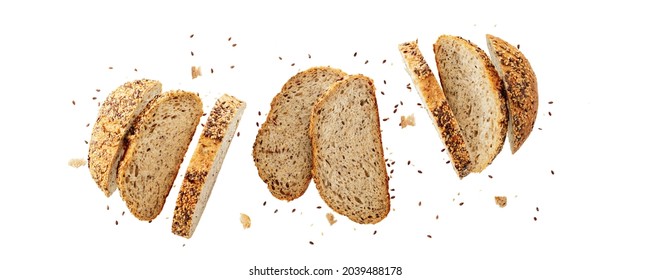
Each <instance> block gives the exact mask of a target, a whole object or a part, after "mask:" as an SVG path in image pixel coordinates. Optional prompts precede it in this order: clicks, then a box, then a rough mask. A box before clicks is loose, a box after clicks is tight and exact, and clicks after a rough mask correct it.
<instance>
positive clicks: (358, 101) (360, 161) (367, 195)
mask: <svg viewBox="0 0 650 280" xmlns="http://www.w3.org/2000/svg"><path fill="white" fill-rule="evenodd" d="M309 131H310V135H311V141H312V147H313V160H314V169H313V175H314V182H315V183H316V188H317V189H318V192H319V193H320V196H321V197H322V198H323V200H325V203H327V205H328V206H329V207H330V208H332V209H333V210H334V211H336V212H337V213H339V214H341V215H344V216H346V217H348V218H349V219H350V220H352V221H354V222H357V223H361V224H368V223H371V224H374V223H377V222H379V221H381V220H382V219H384V218H385V217H386V215H388V212H389V211H390V198H389V194H388V176H387V173H386V165H385V163H384V153H383V147H382V142H381V130H380V127H379V114H378V112H377V100H376V98H375V86H374V84H373V82H372V80H371V79H370V78H368V77H365V76H363V75H353V76H349V77H347V78H345V79H343V80H342V81H339V82H337V83H335V84H334V85H332V87H330V89H329V90H328V91H327V93H326V94H325V95H324V96H323V97H322V98H321V99H320V100H319V101H318V103H317V104H316V105H315V106H314V110H313V113H312V115H311V122H310V128H309Z"/></svg>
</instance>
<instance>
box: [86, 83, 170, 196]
mask: <svg viewBox="0 0 650 280" xmlns="http://www.w3.org/2000/svg"><path fill="white" fill-rule="evenodd" d="M161 89H162V85H161V84H160V82H158V81H154V80H147V79H143V80H136V81H132V82H127V83H125V84H123V85H121V86H120V87H118V88H117V89H115V90H114V91H113V92H111V94H109V95H108V97H106V100H105V101H104V103H103V104H102V105H101V106H100V107H99V114H98V116H97V120H96V121H95V124H94V125H93V131H92V135H91V136H90V143H89V144H90V145H89V146H90V147H89V149H88V168H89V169H90V175H91V176H92V178H93V180H95V182H96V183H97V186H98V187H99V188H100V189H101V190H102V191H103V192H104V194H105V195H106V196H107V197H109V196H111V194H113V192H114V191H115V189H116V188H117V183H116V182H115V178H116V176H117V165H118V161H119V160H120V159H121V158H122V154H123V153H124V146H123V144H122V143H123V139H124V137H125V135H126V134H127V132H128V131H129V129H131V126H132V124H133V121H134V120H135V118H136V117H137V116H138V114H140V112H142V110H143V109H144V108H145V106H146V105H147V103H149V101H150V100H151V99H152V98H153V97H154V96H156V95H157V94H159V93H160V92H161Z"/></svg>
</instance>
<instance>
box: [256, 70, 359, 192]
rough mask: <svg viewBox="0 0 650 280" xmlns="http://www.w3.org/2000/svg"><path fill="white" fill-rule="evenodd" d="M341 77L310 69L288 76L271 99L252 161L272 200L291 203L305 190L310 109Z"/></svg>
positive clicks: (340, 73) (333, 72)
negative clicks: (280, 88)
mask: <svg viewBox="0 0 650 280" xmlns="http://www.w3.org/2000/svg"><path fill="white" fill-rule="evenodd" d="M345 76H346V74H345V73H344V72H343V71H341V70H339V69H335V68H331V67H313V68H310V69H307V70H305V71H302V72H300V73H298V74H296V75H295V76H293V77H291V78H290V79H289V80H288V81H287V82H286V83H285V84H284V85H283V87H282V90H281V91H280V93H278V94H277V95H276V96H275V97H274V98H273V101H272V102H271V109H270V111H269V114H268V116H267V117H266V121H265V122H264V123H263V124H262V126H261V128H260V129H259V131H258V133H257V136H256V138H255V143H254V144H253V159H254V161H255V166H256V167H257V171H258V174H259V176H260V178H261V179H262V180H263V181H264V182H265V183H266V184H267V186H268V189H269V191H270V192H271V194H272V195H273V196H274V197H276V198H278V199H281V200H286V201H291V200H294V199H296V198H298V197H300V196H302V195H303V194H304V193H305V191H306V190H307V187H308V186H309V182H310V181H311V170H312V154H311V142H310V140H309V117H310V115H311V110H312V108H313V106H314V104H315V103H316V101H317V100H318V98H320V97H321V96H322V95H323V94H324V93H325V91H326V90H327V88H328V87H329V86H330V85H331V84H332V83H334V82H335V81H338V80H340V79H343V77H345Z"/></svg>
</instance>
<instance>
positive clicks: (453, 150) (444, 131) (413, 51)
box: [399, 41, 471, 179]
mask: <svg viewBox="0 0 650 280" xmlns="http://www.w3.org/2000/svg"><path fill="white" fill-rule="evenodd" d="M399 50H400V53H401V54H402V58H403V59H404V63H405V64H406V71H407V72H408V73H409V75H410V76H411V79H412V80H413V84H414V85H415V87H416V89H417V92H418V93H419V94H420V98H422V101H424V103H425V104H427V108H428V110H427V112H428V113H429V117H431V120H432V121H433V124H434V125H435V126H436V129H437V130H438V134H439V135H440V138H441V139H442V141H443V142H444V144H445V146H446V147H447V149H446V150H447V153H448V154H449V157H450V158H451V161H452V163H453V166H454V170H456V174H458V177H460V178H461V179H462V178H463V177H465V176H467V174H469V172H470V170H471V161H470V157H469V152H468V151H467V148H466V146H465V145H466V144H465V139H464V138H463V135H462V133H461V130H460V126H459V125H458V122H456V118H455V117H454V113H453V112H452V111H451V108H449V103H448V102H447V99H446V98H445V95H444V93H443V92H442V88H440V84H438V80H436V77H435V76H434V75H433V72H432V71H431V68H429V65H428V64H427V62H426V61H425V59H424V56H423V55H422V53H421V52H420V49H419V48H418V43H417V41H413V42H405V43H402V44H400V45H399Z"/></svg>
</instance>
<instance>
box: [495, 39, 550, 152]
mask: <svg viewBox="0 0 650 280" xmlns="http://www.w3.org/2000/svg"><path fill="white" fill-rule="evenodd" d="M486 39H487V43H488V51H489V52H490V56H491V57H492V62H493V63H494V66H495V67H496V69H497V72H498V73H499V76H500V77H501V79H503V83H504V87H505V92H506V98H507V99H508V114H509V118H510V119H509V121H508V142H509V143H510V151H511V152H512V153H513V154H514V153H515V152H517V151H518V150H519V148H521V145H523V144H524V141H526V139H527V138H528V136H529V135H530V132H531V131H533V127H534V126H535V119H536V118H537V108H538V106H539V101H538V96H537V77H536V76H535V72H533V68H532V67H531V66H530V62H528V59H526V57H525V56H524V54H523V53H521V51H519V49H518V48H517V47H514V46H513V45H511V44H509V43H508V42H506V41H504V40H503V39H501V38H499V37H496V36H493V35H490V34H487V35H486Z"/></svg>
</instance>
